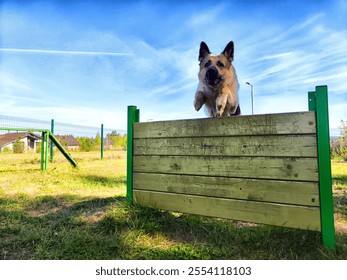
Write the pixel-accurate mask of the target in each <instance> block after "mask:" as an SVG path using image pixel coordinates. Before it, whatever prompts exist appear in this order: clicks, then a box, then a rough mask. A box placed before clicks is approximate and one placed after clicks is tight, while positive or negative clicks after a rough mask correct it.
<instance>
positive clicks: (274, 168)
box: [133, 156, 318, 182]
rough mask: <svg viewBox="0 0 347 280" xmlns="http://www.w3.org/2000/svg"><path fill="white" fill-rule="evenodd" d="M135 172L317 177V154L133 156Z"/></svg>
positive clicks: (298, 179) (314, 180)
mask: <svg viewBox="0 0 347 280" xmlns="http://www.w3.org/2000/svg"><path fill="white" fill-rule="evenodd" d="M133 170H134V172H141V173H164V174H181V175H183V174H186V175H205V176H218V177H236V178H258V179H279V180H294V181H313V182H317V181H318V167H317V160H316V159H314V158H264V157H255V158H252V157H189V156H134V164H133Z"/></svg>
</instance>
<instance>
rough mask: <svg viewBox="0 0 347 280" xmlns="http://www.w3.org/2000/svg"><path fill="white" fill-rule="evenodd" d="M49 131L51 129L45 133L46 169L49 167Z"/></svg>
mask: <svg viewBox="0 0 347 280" xmlns="http://www.w3.org/2000/svg"><path fill="white" fill-rule="evenodd" d="M49 133H50V132H49V130H47V131H46V135H45V137H46V139H45V170H47V169H48V151H49Z"/></svg>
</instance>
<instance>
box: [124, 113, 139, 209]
mask: <svg viewBox="0 0 347 280" xmlns="http://www.w3.org/2000/svg"><path fill="white" fill-rule="evenodd" d="M139 121H140V110H139V109H137V107H136V106H128V131H127V194H126V200H127V202H128V203H129V204H132V203H133V138H134V137H133V136H134V134H133V126H134V123H136V122H139Z"/></svg>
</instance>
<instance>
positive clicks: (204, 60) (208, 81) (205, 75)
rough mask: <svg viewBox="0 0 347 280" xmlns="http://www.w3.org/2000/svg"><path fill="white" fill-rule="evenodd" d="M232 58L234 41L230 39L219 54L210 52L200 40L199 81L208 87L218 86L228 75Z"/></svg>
mask: <svg viewBox="0 0 347 280" xmlns="http://www.w3.org/2000/svg"><path fill="white" fill-rule="evenodd" d="M233 60H234V42H233V41H230V42H229V43H228V44H227V45H226V47H225V49H224V51H222V53H221V54H219V55H213V54H211V52H210V50H209V48H208V46H207V45H206V43H205V42H201V44H200V51H199V61H200V72H199V79H200V82H202V83H204V84H205V85H206V86H208V87H210V88H218V87H220V86H221V85H222V84H223V82H224V80H225V78H226V77H228V76H229V72H230V67H231V62H232V61H233Z"/></svg>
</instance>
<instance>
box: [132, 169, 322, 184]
mask: <svg viewBox="0 0 347 280" xmlns="http://www.w3.org/2000/svg"><path fill="white" fill-rule="evenodd" d="M133 173H134V174H135V173H136V174H141V173H144V174H156V175H175V176H192V177H214V178H224V179H228V178H230V179H233V178H234V179H245V180H248V179H249V180H263V181H274V182H276V181H282V182H298V183H318V182H319V181H318V179H317V181H303V180H290V179H288V180H286V179H271V178H259V177H236V176H232V177H231V176H217V175H210V176H209V175H199V174H180V173H166V172H146V171H140V172H139V171H134V172H133Z"/></svg>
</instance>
